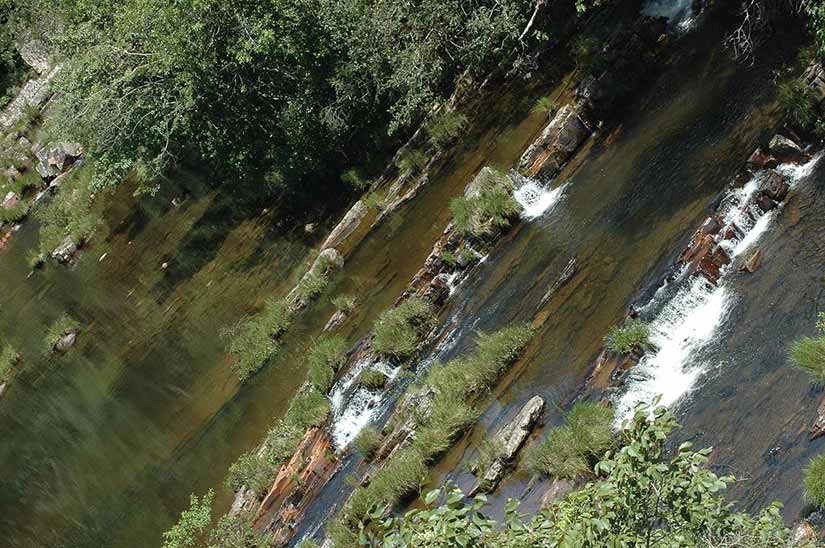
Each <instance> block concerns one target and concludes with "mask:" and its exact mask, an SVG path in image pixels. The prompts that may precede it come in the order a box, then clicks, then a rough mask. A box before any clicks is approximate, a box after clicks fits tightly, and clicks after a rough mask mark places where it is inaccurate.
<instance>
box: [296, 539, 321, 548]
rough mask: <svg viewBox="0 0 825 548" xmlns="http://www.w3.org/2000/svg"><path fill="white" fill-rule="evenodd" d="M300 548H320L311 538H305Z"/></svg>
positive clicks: (299, 545)
mask: <svg viewBox="0 0 825 548" xmlns="http://www.w3.org/2000/svg"><path fill="white" fill-rule="evenodd" d="M298 548H318V543H317V542H315V541H314V540H312V539H311V538H305V539H303V540H302V541H301V542H299V543H298Z"/></svg>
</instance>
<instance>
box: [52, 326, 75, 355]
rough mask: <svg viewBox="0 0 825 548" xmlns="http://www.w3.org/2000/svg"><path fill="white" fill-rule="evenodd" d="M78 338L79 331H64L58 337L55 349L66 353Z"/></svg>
mask: <svg viewBox="0 0 825 548" xmlns="http://www.w3.org/2000/svg"><path fill="white" fill-rule="evenodd" d="M76 340H77V331H74V330H72V331H69V332H68V333H64V334H63V335H61V336H60V338H59V339H57V342H56V343H54V351H55V352H60V353H61V354H65V353H66V352H68V351H69V349H71V347H73V346H74V343H75V341H76Z"/></svg>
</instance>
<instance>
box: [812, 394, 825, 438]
mask: <svg viewBox="0 0 825 548" xmlns="http://www.w3.org/2000/svg"><path fill="white" fill-rule="evenodd" d="M810 432H811V438H810V439H811V441H813V440H815V439H817V438H819V437H821V436H823V435H825V398H822V401H821V402H819V407H818V408H817V409H816V419H815V420H814V423H813V424H812V425H811V430H810Z"/></svg>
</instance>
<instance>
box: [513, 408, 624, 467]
mask: <svg viewBox="0 0 825 548" xmlns="http://www.w3.org/2000/svg"><path fill="white" fill-rule="evenodd" d="M612 420H613V411H612V410H611V409H609V408H607V407H604V406H602V405H599V404H593V403H577V404H576V405H574V406H573V409H571V410H570V412H569V413H568V414H567V416H566V417H565V424H564V425H562V426H559V427H556V428H553V429H552V430H551V431H550V433H549V434H548V435H547V437H546V438H545V439H544V440H542V441H541V443H539V444H538V445H535V446H533V447H532V448H531V449H530V451H529V452H528V454H527V467H528V468H529V469H530V470H531V471H532V472H533V473H534V474H546V475H548V476H550V477H553V478H575V477H577V476H583V475H586V474H589V473H590V472H591V470H592V469H593V468H592V467H593V464H594V463H595V462H596V461H598V460H599V458H600V457H601V456H602V455H603V454H604V452H605V451H607V450H608V449H610V448H611V447H613V445H614V439H613V432H612V430H611V428H610V424H611V422H612Z"/></svg>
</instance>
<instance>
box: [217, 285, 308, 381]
mask: <svg viewBox="0 0 825 548" xmlns="http://www.w3.org/2000/svg"><path fill="white" fill-rule="evenodd" d="M291 320H292V318H291V314H290V312H289V308H288V307H287V305H286V303H285V302H284V301H282V300H277V299H274V298H269V299H267V300H266V302H265V303H264V308H263V310H262V311H261V312H260V313H259V314H257V315H255V316H247V317H245V318H242V319H241V320H240V321H239V322H238V323H237V324H235V325H234V326H233V327H231V328H230V329H228V330H226V331H224V333H223V335H224V336H225V337H228V338H229V348H228V351H229V353H230V354H231V355H232V357H233V358H234V363H233V364H232V370H233V371H234V372H235V374H237V375H238V378H239V379H240V380H241V382H243V381H245V380H246V379H248V378H249V377H251V376H252V375H253V374H254V373H255V372H256V371H258V370H259V369H260V368H261V367H263V365H264V363H265V362H266V360H267V359H269V358H270V356H272V355H273V354H275V353H276V352H277V351H278V350H279V349H280V343H279V342H278V337H280V336H281V335H282V334H283V332H284V331H286V330H287V328H288V327H289V324H290V322H291Z"/></svg>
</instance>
